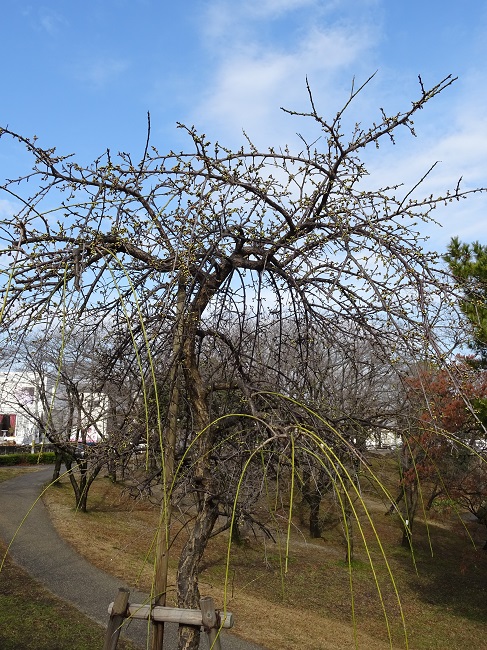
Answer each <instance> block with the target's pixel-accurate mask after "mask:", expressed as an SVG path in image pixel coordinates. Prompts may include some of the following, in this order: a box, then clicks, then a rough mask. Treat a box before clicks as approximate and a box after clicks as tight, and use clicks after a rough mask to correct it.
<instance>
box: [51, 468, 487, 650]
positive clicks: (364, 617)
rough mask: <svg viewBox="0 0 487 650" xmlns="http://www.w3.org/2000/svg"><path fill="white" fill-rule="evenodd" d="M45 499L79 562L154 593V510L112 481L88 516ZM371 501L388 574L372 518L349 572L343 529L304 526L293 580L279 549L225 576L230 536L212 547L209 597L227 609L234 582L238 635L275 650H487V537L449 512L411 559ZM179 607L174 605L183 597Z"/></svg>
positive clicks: (263, 548) (262, 551)
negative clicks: (486, 546) (318, 530)
mask: <svg viewBox="0 0 487 650" xmlns="http://www.w3.org/2000/svg"><path fill="white" fill-rule="evenodd" d="M45 500H46V503H47V504H48V507H49V509H50V512H51V517H52V519H53V522H54V524H55V525H56V527H57V528H58V530H59V532H60V533H61V534H62V535H63V536H64V537H65V538H66V539H68V541H69V542H70V543H71V544H73V546H74V547H75V548H76V549H77V550H78V551H79V552H81V553H82V554H84V555H85V556H86V557H87V558H89V560H90V561H91V562H93V563H94V564H96V565H97V566H99V567H100V568H102V569H104V570H106V571H109V572H110V573H112V574H114V575H116V576H119V577H120V578H122V579H124V580H126V581H127V582H128V584H134V583H136V582H137V586H138V587H139V588H141V589H143V590H147V591H149V590H150V583H151V576H152V564H151V562H152V554H151V548H153V541H154V534H155V531H156V526H157V517H158V509H157V508H156V507H154V506H152V505H151V504H149V503H148V502H134V501H133V500H132V499H130V498H129V497H128V496H127V495H126V494H125V493H124V491H123V489H122V486H118V485H112V484H111V482H110V481H109V480H108V479H106V478H100V479H99V480H97V481H96V483H95V485H94V486H93V487H92V490H91V492H90V499H89V504H88V505H89V508H90V510H89V512H88V513H86V514H83V513H80V512H76V511H75V509H74V507H73V503H74V501H73V494H72V492H71V489H70V487H69V485H68V484H65V485H64V486H63V487H61V489H53V490H50V491H49V492H48V493H47V495H46V498H45ZM367 502H368V506H369V511H370V512H371V514H372V517H373V520H374V525H375V527H376V530H377V532H378V535H379V536H380V538H381V540H382V542H383V548H384V551H385V553H386V556H387V560H388V564H387V563H385V562H384V560H383V558H382V556H381V551H380V548H379V546H378V544H377V543H376V541H375V540H374V534H373V533H372V530H371V528H370V526H367V521H366V517H365V515H362V516H361V523H362V525H363V528H364V534H365V537H366V539H367V540H368V542H367V544H368V547H367V548H368V550H366V549H365V547H364V545H363V544H361V543H360V541H359V535H358V533H357V527H356V528H355V537H356V544H355V546H356V550H355V559H354V562H353V566H352V571H351V572H350V571H349V567H348V565H347V564H346V563H345V562H344V548H343V543H342V541H341V539H340V534H339V531H338V530H337V529H336V528H335V529H330V530H325V532H324V535H323V539H319V540H311V539H310V538H309V537H308V536H307V535H306V531H305V529H304V528H303V527H301V526H300V522H299V521H298V520H297V519H296V521H293V532H292V535H291V553H290V557H289V562H288V567H287V573H286V574H284V570H283V553H282V549H283V546H284V545H281V552H280V550H279V544H275V543H274V542H272V541H270V540H267V541H265V540H263V539H262V538H252V537H251V538H248V539H247V540H246V543H245V544H243V545H242V546H234V547H233V548H232V553H231V562H230V567H229V571H228V572H227V571H226V554H227V546H228V545H227V540H226V539H225V537H224V536H223V535H222V536H219V537H217V538H214V540H213V541H212V543H211V545H210V547H209V548H208V550H207V553H206V555H205V558H204V563H203V571H202V575H201V580H200V588H201V593H202V595H211V596H213V597H214V598H215V600H216V602H217V603H219V604H220V605H221V604H222V603H223V597H224V596H223V589H222V587H223V584H224V582H225V576H227V579H228V585H227V602H228V605H227V606H228V609H229V610H230V611H232V612H233V613H234V615H235V619H236V627H235V632H236V633H237V634H239V635H240V636H242V637H244V638H248V639H250V640H253V641H254V642H256V643H259V644H261V645H263V646H265V647H266V648H269V650H271V649H272V650H274V649H275V648H280V649H282V650H291V649H294V648H295V647H300V648H301V649H303V650H335V649H336V648H340V650H346V649H348V648H350V650H352V648H355V647H358V648H364V649H365V648H366V649H367V650H383V649H384V650H385V649H386V648H391V647H392V648H393V649H394V650H399V649H400V648H406V647H409V648H410V649H411V650H444V649H445V648H448V650H469V649H470V648H471V649H472V650H473V649H475V650H487V580H486V579H485V576H486V575H487V553H486V552H485V551H483V550H481V548H482V545H483V541H484V540H483V537H482V535H484V530H485V529H481V527H479V526H477V525H474V524H468V526H467V528H468V531H467V528H466V527H464V526H463V524H461V523H459V522H458V521H456V520H455V519H454V518H453V517H450V516H449V515H445V514H444V513H443V514H442V515H441V516H439V515H438V514H437V515H435V516H433V518H432V520H431V521H429V524H428V526H426V525H425V524H424V523H423V522H421V521H418V522H417V524H416V529H415V552H414V558H412V557H411V555H410V554H409V552H408V551H406V550H405V549H403V548H402V547H401V546H400V545H399V541H400V537H401V535H400V531H399V525H398V522H397V521H395V520H394V517H386V516H385V515H384V512H385V507H384V505H383V504H382V503H381V502H380V501H379V500H378V499H376V498H375V497H374V495H368V496H367ZM299 528H301V529H299ZM469 534H470V535H472V536H473V538H474V539H475V541H476V542H477V546H474V545H473V544H472V541H471V540H470V539H469V536H468V535H469ZM429 538H431V546H430V543H429ZM281 541H282V540H281ZM183 542H184V531H183V532H182V533H181V534H180V535H179V536H178V537H177V539H176V541H175V544H174V547H173V553H172V558H173V559H172V566H171V572H170V583H171V585H174V577H175V563H176V561H177V557H178V555H179V550H180V548H181V546H182V544H183ZM368 554H370V558H371V559H372V561H373V569H372V568H371V566H370V563H369V559H368ZM390 573H391V574H392V575H393V576H394V578H393V580H391V578H390ZM377 586H379V589H380V595H379V590H378V588H377ZM173 591H174V590H173ZM396 591H397V593H399V596H400V605H399V601H398V598H397V594H396ZM351 593H353V602H354V609H353V614H352V608H351V600H352V599H351ZM171 598H172V600H173V602H174V593H173V592H172V593H170V594H169V600H171ZM384 610H385V614H384ZM401 611H402V615H401ZM402 617H404V621H405V625H403V620H402ZM354 620H355V626H354V624H353V621H354ZM354 627H355V633H354ZM388 628H389V630H390V636H391V639H392V640H391V641H389V634H388V632H387V629H388ZM404 628H405V629H406V634H407V638H408V642H407V643H406V640H405V632H404ZM355 635H356V642H357V645H355V639H354V637H355Z"/></svg>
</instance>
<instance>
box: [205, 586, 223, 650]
mask: <svg viewBox="0 0 487 650" xmlns="http://www.w3.org/2000/svg"><path fill="white" fill-rule="evenodd" d="M200 607H201V617H202V620H203V627H204V628H205V632H206V638H207V639H208V648H210V650H222V646H221V642H220V621H219V618H220V617H219V616H217V614H216V612H215V603H214V602H213V598H211V597H210V596H206V597H205V598H202V599H201V600H200Z"/></svg>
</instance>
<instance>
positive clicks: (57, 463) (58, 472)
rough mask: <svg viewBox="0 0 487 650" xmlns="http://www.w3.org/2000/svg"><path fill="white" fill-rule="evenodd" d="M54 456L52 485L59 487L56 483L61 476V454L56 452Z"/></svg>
mask: <svg viewBox="0 0 487 650" xmlns="http://www.w3.org/2000/svg"><path fill="white" fill-rule="evenodd" d="M54 453H55V455H54V471H53V473H52V482H53V483H54V485H59V483H57V482H56V481H57V480H58V479H59V476H60V475H61V465H62V464H63V454H62V453H61V452H60V451H58V450H56V451H55V452H54Z"/></svg>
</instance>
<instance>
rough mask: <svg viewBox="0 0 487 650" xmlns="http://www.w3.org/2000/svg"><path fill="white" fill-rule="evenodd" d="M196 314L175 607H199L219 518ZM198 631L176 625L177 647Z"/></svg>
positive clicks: (186, 351)
mask: <svg viewBox="0 0 487 650" xmlns="http://www.w3.org/2000/svg"><path fill="white" fill-rule="evenodd" d="M197 322H198V317H197V316H196V317H195V315H194V314H189V315H188V319H187V324H188V328H187V331H186V332H185V339H184V343H183V356H184V363H183V365H184V378H185V385H186V391H187V396H188V399H189V403H190V406H191V412H192V415H193V422H194V430H195V431H196V432H198V435H199V437H198V439H197V441H196V443H195V445H194V446H195V450H194V459H195V465H194V477H193V480H194V483H195V486H196V492H197V501H198V503H197V515H196V519H195V521H194V524H193V527H192V528H191V529H190V530H189V535H188V540H187V542H186V544H185V545H184V548H183V550H182V553H181V557H180V560H179V566H178V573H177V579H176V581H177V598H178V607H184V608H187V607H189V608H195V607H196V608H199V600H200V593H199V589H198V574H199V566H200V561H201V558H202V556H203V553H204V551H205V549H206V546H207V544H208V540H209V539H210V535H211V532H212V530H213V527H214V525H215V523H216V520H217V519H218V502H217V501H215V499H214V494H215V489H214V479H213V477H212V474H211V468H210V453H211V450H212V446H213V432H212V429H211V427H209V424H210V416H209V411H208V404H207V395H206V388H205V384H204V382H203V378H202V377H201V374H200V371H199V368H198V361H197V358H196V353H195V340H196V330H195V323H197ZM199 637H200V631H199V629H198V628H194V627H190V626H180V628H179V646H178V648H179V650H198V646H199Z"/></svg>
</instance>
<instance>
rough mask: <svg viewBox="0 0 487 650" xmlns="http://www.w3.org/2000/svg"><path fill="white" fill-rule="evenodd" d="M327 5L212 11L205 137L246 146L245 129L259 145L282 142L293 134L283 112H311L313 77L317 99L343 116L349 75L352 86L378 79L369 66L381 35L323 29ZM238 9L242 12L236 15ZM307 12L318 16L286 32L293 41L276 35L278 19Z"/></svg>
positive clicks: (298, 2) (300, 1)
mask: <svg viewBox="0 0 487 650" xmlns="http://www.w3.org/2000/svg"><path fill="white" fill-rule="evenodd" d="M325 4H330V3H319V2H317V1H316V0H287V1H286V2H277V0H264V1H263V2H260V3H258V2H256V1H254V0H250V1H248V2H242V3H239V4H238V5H234V4H233V3H232V6H231V7H229V5H228V3H227V2H224V1H222V0H219V1H218V2H215V3H212V4H211V6H210V8H209V11H208V15H207V19H206V21H205V22H204V28H203V29H204V33H205V37H206V39H207V44H208V48H209V49H211V50H212V52H213V57H212V66H213V67H212V70H211V74H210V73H209V74H208V84H207V87H206V90H205V93H204V94H203V96H202V99H201V100H200V102H199V103H198V105H197V106H196V109H195V111H194V114H193V115H192V116H191V119H192V121H194V122H195V124H199V125H200V126H201V127H202V128H204V129H205V130H207V129H208V128H210V130H213V128H212V127H214V131H215V132H218V133H219V137H222V134H223V137H226V138H227V139H228V138H238V139H241V132H242V129H245V131H247V132H248V134H249V135H250V136H251V138H252V139H254V140H255V141H257V142H262V141H265V140H266V139H267V140H269V139H271V138H273V137H279V133H280V131H281V129H282V132H283V133H284V129H286V130H287V129H288V128H289V127H288V124H289V123H288V121H287V119H286V118H285V117H284V116H283V115H282V114H281V113H280V112H279V106H285V107H286V108H295V107H296V106H301V107H303V106H305V104H306V98H307V94H306V85H305V83H306V78H307V77H308V78H309V79H310V82H311V84H312V86H313V87H315V85H316V88H315V89H316V92H317V93H318V97H319V98H324V99H325V100H326V105H327V106H334V108H335V109H336V108H337V106H336V104H335V100H336V99H337V97H338V95H339V94H340V93H341V92H343V81H344V79H345V78H346V71H347V70H350V77H349V79H348V81H351V78H352V76H353V74H355V73H359V72H360V71H362V70H365V68H366V67H367V73H369V72H370V71H371V68H372V65H369V66H367V63H366V61H367V59H368V56H369V54H370V52H371V51H373V48H374V43H376V42H377V36H378V34H377V32H376V29H375V27H374V26H373V25H372V24H370V23H367V21H361V20H359V18H357V20H356V21H352V22H346V21H345V22H344V21H341V22H340V23H337V24H331V23H330V25H328V24H327V22H326V21H324V20H321V21H320V19H319V18H320V16H321V12H322V9H323V7H324V5H325ZM331 4H333V3H331ZM234 6H235V7H237V6H238V7H239V9H235V11H234V10H233V9H234ZM304 7H307V8H308V9H309V8H310V7H315V9H316V11H311V13H310V11H309V10H308V11H306V12H304V14H303V16H304V18H303V20H302V21H296V26H295V27H294V28H293V29H291V30H287V33H288V38H287V39H286V40H284V39H281V38H279V37H277V38H276V37H275V35H274V36H272V35H269V30H270V31H272V29H275V28H276V23H275V22H274V19H276V18H279V20H282V19H285V18H286V13H290V14H291V13H292V12H296V11H297V10H299V9H301V8H304ZM257 19H258V20H257ZM264 19H265V20H264ZM293 24H294V23H293ZM266 26H267V27H266ZM229 34H230V35H231V38H230V41H229V40H228V35H229ZM289 34H291V35H290V36H289ZM225 35H226V41H225ZM224 41H225V45H224V44H223V43H224ZM229 42H230V43H231V45H230V46H229V45H228V43H229ZM352 69H353V72H352ZM338 75H340V76H341V78H342V81H341V83H337V78H338ZM284 124H285V125H286V126H285V127H284V126H283V125H284Z"/></svg>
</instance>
